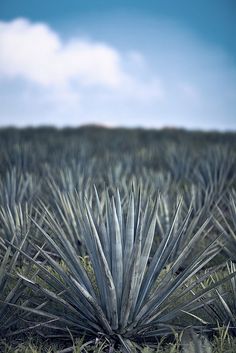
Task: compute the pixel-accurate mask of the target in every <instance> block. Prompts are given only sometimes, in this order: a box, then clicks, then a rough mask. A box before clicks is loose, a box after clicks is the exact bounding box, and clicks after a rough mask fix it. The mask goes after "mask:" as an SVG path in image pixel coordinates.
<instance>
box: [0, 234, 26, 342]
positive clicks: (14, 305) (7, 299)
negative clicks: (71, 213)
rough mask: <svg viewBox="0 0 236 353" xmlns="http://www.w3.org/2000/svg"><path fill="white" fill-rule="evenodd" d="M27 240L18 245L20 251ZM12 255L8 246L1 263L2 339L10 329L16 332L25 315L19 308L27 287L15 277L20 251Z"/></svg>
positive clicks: (0, 313)
mask: <svg viewBox="0 0 236 353" xmlns="http://www.w3.org/2000/svg"><path fill="white" fill-rule="evenodd" d="M25 240H26V238H25V239H23V240H22V241H21V243H20V244H18V246H19V250H20V249H22V247H23V245H24V243H25ZM0 247H1V244H0ZM2 254H3V252H2ZM11 254H12V249H11V246H10V245H8V247H7V248H6V250H5V252H4V255H2V258H1V262H0V338H1V337H3V336H6V334H7V332H8V331H9V330H10V329H12V328H14V329H15V330H16V327H17V326H18V324H19V318H20V314H22V316H24V315H25V312H24V311H23V312H22V310H20V308H19V307H18V304H19V302H20V300H21V299H22V301H21V305H22V303H23V292H24V289H25V286H24V285H23V281H22V279H20V278H16V277H14V270H15V268H16V264H17V259H18V256H19V251H15V252H14V255H13V256H11Z"/></svg>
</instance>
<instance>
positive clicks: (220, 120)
mask: <svg viewBox="0 0 236 353" xmlns="http://www.w3.org/2000/svg"><path fill="white" fill-rule="evenodd" d="M235 38H236V2H235V0H208V1H203V0H199V1H189V0H188V1H187V0H179V1H176V0H172V1H170V0H169V1H168V0H162V1H159V0H149V1H145V0H142V1H141V0H133V1H131V0H126V1H123V0H119V1H118V0H112V1H111V0H79V1H78V0H77V1H76V0H60V1H56V0H50V1H41V2H39V1H36V0H31V1H27V0H21V1H17V0H2V1H1V3H0V102H1V104H0V124H1V125H2V126H3V125H17V126H26V125H40V124H44V125H45V124H49V125H57V126H60V127H61V126H67V125H70V126H78V125H80V124H88V123H97V124H103V125H106V126H120V125H122V126H128V127H132V126H143V127H157V128H159V127H164V126H168V127H173V126H174V127H185V128H191V129H196V128H197V129H207V130H209V129H218V130H235V129H236V40H235Z"/></svg>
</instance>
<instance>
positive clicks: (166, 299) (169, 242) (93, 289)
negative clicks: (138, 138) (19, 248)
mask: <svg viewBox="0 0 236 353" xmlns="http://www.w3.org/2000/svg"><path fill="white" fill-rule="evenodd" d="M134 199H135V198H134V195H133V193H131V195H130V197H129V206H128V211H127V212H125V211H124V209H123V206H122V204H121V201H120V197H119V192H117V194H116V196H115V197H112V198H111V197H110V196H109V195H108V194H107V196H106V205H105V207H104V209H103V208H102V206H101V203H100V200H99V197H98V194H97V193H96V202H97V206H98V210H99V214H97V213H94V212H93V211H92V209H91V207H90V205H89V204H88V202H87V201H86V200H84V201H83V200H81V203H80V205H81V212H80V215H78V216H79V217H80V223H81V229H82V231H83V238H84V241H85V246H86V250H87V253H88V256H89V261H90V263H91V268H92V273H91V272H90V273H88V271H86V268H85V267H84V266H83V262H82V261H81V258H80V256H79V255H78V251H77V249H75V248H74V247H73V245H72V244H71V242H70V241H69V239H68V237H67V236H66V234H65V233H63V232H61V233H60V234H59V236H56V235H57V230H56V229H55V227H54V226H52V228H51V232H50V234H49V232H46V231H45V230H44V228H43V227H42V226H41V225H39V224H37V223H36V222H35V223H36V226H37V227H38V228H39V229H40V231H41V233H42V236H43V237H44V239H45V241H47V242H48V243H49V244H50V246H51V247H52V248H53V249H54V252H55V253H57V254H58V255H59V256H60V258H61V259H62V260H63V265H62V263H61V262H57V261H56V260H55V259H54V258H53V257H52V256H50V254H48V253H47V252H46V251H44V250H43V249H42V248H40V247H37V245H35V244H32V246H34V247H35V248H37V250H38V252H39V253H40V254H41V256H43V257H44V259H45V262H44V263H43V264H42V263H39V262H38V261H37V259H36V258H35V257H34V258H32V257H30V256H29V255H28V254H26V253H24V255H25V257H26V258H27V259H28V261H29V263H31V264H33V265H34V266H35V267H36V268H37V270H36V273H35V274H34V276H33V277H32V276H30V275H28V276H26V275H20V274H19V277H20V278H21V279H22V280H23V281H24V283H25V284H26V285H28V286H29V287H30V288H31V289H32V290H33V291H34V292H35V293H37V295H38V293H41V302H40V301H37V302H36V303H35V302H32V303H31V304H30V305H29V306H24V308H23V309H24V310H25V311H27V312H28V313H30V312H31V313H33V314H34V315H38V317H39V322H40V323H41V325H43V326H45V327H47V328H48V329H47V331H48V330H49V329H51V330H53V331H55V330H56V331H57V333H59V336H61V337H64V336H68V330H69V332H70V334H71V335H72V336H81V334H86V335H93V336H97V335H99V334H100V335H104V336H106V337H108V338H109V339H110V340H115V341H116V340H117V341H119V342H121V343H122V344H123V346H124V347H125V349H126V351H127V352H130V351H131V350H130V349H131V348H130V347H131V342H132V341H142V340H147V341H148V340H150V341H151V340H153V339H156V338H157V337H159V336H163V335H168V334H172V332H173V331H172V330H173V329H175V330H180V329H182V328H183V325H181V324H180V321H179V319H180V317H181V316H184V317H187V318H189V317H190V318H192V319H193V320H194V324H195V325H197V324H196V322H199V321H200V322H201V323H204V322H205V321H204V320H203V319H202V318H201V317H200V316H198V314H196V313H195V311H196V310H197V309H199V310H203V309H202V308H204V306H205V305H206V304H207V303H208V302H212V300H213V299H212V297H209V296H207V294H209V293H210V292H211V291H212V290H213V289H214V288H215V287H216V284H214V285H212V286H209V287H207V288H204V289H203V290H201V291H199V292H198V293H197V294H196V293H195V294H194V295H193V294H192V293H193V288H194V286H195V285H196V286H199V283H201V281H203V280H205V279H206V277H207V276H208V275H209V273H208V274H207V275H206V274H205V273H204V274H203V275H202V277H201V276H199V278H197V280H194V276H195V274H196V273H199V271H201V269H202V268H203V267H204V266H205V265H206V264H207V263H209V262H210V261H211V259H213V258H214V257H215V255H216V254H217V253H218V252H219V246H218V244H216V243H215V242H213V243H212V244H210V245H209V246H208V247H207V248H206V249H204V250H203V251H202V252H200V253H198V254H197V255H194V256H193V257H192V261H191V263H190V264H189V265H188V267H187V268H186V269H185V270H183V271H182V272H181V273H179V274H177V272H178V269H179V268H180V267H181V265H182V263H183V261H184V258H185V254H187V253H188V251H189V249H190V248H191V247H192V246H193V245H194V244H196V242H197V241H198V240H199V238H200V237H201V234H202V232H203V230H204V229H205V227H206V224H204V225H202V227H201V229H199V230H198V231H197V232H196V234H194V235H193V237H192V239H191V241H190V242H189V243H188V244H185V246H184V247H183V248H182V253H181V255H178V256H176V258H175V259H174V261H173V259H172V262H170V258H171V255H172V253H173V251H175V247H176V246H178V244H179V242H180V239H181V237H182V235H183V233H184V230H185V226H186V222H187V221H188V216H186V218H185V219H184V220H183V222H182V226H181V227H179V229H178V231H176V230H175V231H174V229H175V227H174V225H175V222H176V219H177V217H178V212H179V210H180V205H178V207H177V209H176V212H175V215H174V219H173V222H172V225H171V228H170V229H169V231H168V234H167V235H166V236H165V237H164V238H163V239H162V241H161V242H160V244H159V246H158V248H157V249H155V253H154V256H153V258H152V259H151V261H149V255H150V252H151V248H152V245H153V239H154V235H155V228H156V220H157V214H158V207H159V199H157V200H156V202H155V205H154V207H153V209H152V211H151V212H148V211H149V207H148V204H149V202H148V201H147V202H146V204H145V205H144V207H142V206H141V205H142V202H141V193H140V195H139V202H138V205H137V207H135V201H134ZM45 212H47V210H46V209H45ZM49 225H50V222H48V226H49ZM52 233H56V234H52ZM46 261H47V263H46ZM49 266H50V267H49ZM49 268H50V269H51V270H49ZM211 272H214V270H211ZM37 278H38V279H39V278H40V281H39V280H37ZM190 279H191V285H189V286H187V287H186V284H187V283H188V282H189V281H190ZM222 281H225V279H223V280H222ZM35 305H36V307H35ZM39 307H44V310H41V309H40V310H39V309H38V308H39ZM40 317H41V318H43V319H45V318H46V319H48V320H54V323H53V325H48V324H44V323H43V322H41V321H40ZM192 324H193V322H192Z"/></svg>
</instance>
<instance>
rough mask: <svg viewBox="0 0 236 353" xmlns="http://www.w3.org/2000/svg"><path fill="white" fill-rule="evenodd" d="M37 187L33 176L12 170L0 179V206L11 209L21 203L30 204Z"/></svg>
mask: <svg viewBox="0 0 236 353" xmlns="http://www.w3.org/2000/svg"><path fill="white" fill-rule="evenodd" d="M39 186H40V184H39V183H37V181H36V178H35V176H33V175H32V174H29V173H26V174H23V173H22V172H21V170H17V169H16V168H12V169H10V170H9V171H7V173H6V175H5V177H4V178H1V179H0V205H2V206H8V207H9V208H10V209H13V208H14V207H15V205H17V204H20V203H22V202H28V203H31V202H32V201H33V199H34V197H35V195H36V193H37V191H38V190H39Z"/></svg>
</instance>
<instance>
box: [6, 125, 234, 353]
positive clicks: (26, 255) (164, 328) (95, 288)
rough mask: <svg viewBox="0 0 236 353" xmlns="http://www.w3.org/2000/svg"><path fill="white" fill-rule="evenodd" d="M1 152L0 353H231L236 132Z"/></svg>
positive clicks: (84, 141)
mask: <svg viewBox="0 0 236 353" xmlns="http://www.w3.org/2000/svg"><path fill="white" fill-rule="evenodd" d="M0 147H1V149H0V351H1V352H32V353H33V352H62V353H63V352H64V353H67V352H81V353H82V352H84V353H86V352H104V353H105V352H109V353H112V352H114V353H115V352H124V353H132V352H146V353H151V352H183V353H187V352H190V353H191V352H195V353H199V352H203V353H204V352H207V353H215V352H219V353H220V352H224V351H225V352H231V353H233V352H235V351H236V338H235V337H236V263H235V262H236V135H235V134H234V133H231V134H229V133H227V134H226V133H214V132H212V133H210V132H209V133H201V132H185V131H181V130H171V129H170V130H161V131H154V130H141V129H140V130H139V129H136V130H124V129H115V130H107V129H103V128H98V127H83V128H80V129H64V130H56V129H52V128H38V129H24V130H17V129H10V128H9V129H3V130H1V131H0ZM22 347H23V348H22Z"/></svg>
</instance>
